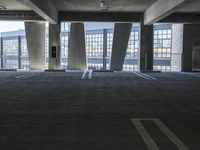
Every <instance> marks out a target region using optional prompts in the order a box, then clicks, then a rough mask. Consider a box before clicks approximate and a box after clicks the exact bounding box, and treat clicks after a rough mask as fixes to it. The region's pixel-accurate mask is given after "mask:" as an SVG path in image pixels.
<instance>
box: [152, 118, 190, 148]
mask: <svg viewBox="0 0 200 150" xmlns="http://www.w3.org/2000/svg"><path fill="white" fill-rule="evenodd" d="M154 123H155V124H156V125H157V126H158V127H159V128H160V130H161V131H162V132H163V133H164V134H165V135H166V136H167V137H168V138H169V139H170V140H171V141H172V142H173V143H174V144H175V145H176V146H177V148H179V149H180V150H189V148H188V147H187V146H186V145H185V144H184V143H183V142H182V141H181V140H180V139H179V138H178V137H177V136H176V135H175V134H174V133H173V132H172V131H171V130H169V128H167V127H166V126H165V125H164V123H162V122H161V121H160V120H159V119H155V120H154Z"/></svg>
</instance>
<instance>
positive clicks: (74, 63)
mask: <svg viewBox="0 0 200 150" xmlns="http://www.w3.org/2000/svg"><path fill="white" fill-rule="evenodd" d="M68 57H69V58H68V69H69V70H85V69H87V63H86V48H85V29H84V23H71V29H70V37H69V51H68Z"/></svg>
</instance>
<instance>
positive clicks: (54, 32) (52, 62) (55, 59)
mask: <svg viewBox="0 0 200 150" xmlns="http://www.w3.org/2000/svg"><path fill="white" fill-rule="evenodd" d="M54 48H56V51H55V54H54V52H53V51H54V50H55V49H54ZM53 49H54V50H53ZM60 55H61V49H60V24H49V69H51V70H52V69H60Z"/></svg>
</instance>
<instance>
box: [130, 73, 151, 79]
mask: <svg viewBox="0 0 200 150" xmlns="http://www.w3.org/2000/svg"><path fill="white" fill-rule="evenodd" d="M131 73H133V74H135V75H137V76H139V77H142V78H144V79H146V80H149V79H150V78H148V77H146V76H143V75H141V74H139V73H137V72H134V71H132V72H131Z"/></svg>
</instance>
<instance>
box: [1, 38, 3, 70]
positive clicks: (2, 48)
mask: <svg viewBox="0 0 200 150" xmlns="http://www.w3.org/2000/svg"><path fill="white" fill-rule="evenodd" d="M1 69H3V38H2V37H1Z"/></svg>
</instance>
